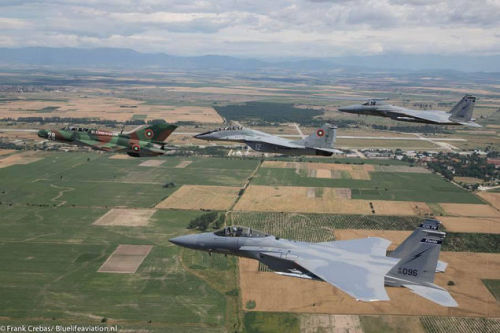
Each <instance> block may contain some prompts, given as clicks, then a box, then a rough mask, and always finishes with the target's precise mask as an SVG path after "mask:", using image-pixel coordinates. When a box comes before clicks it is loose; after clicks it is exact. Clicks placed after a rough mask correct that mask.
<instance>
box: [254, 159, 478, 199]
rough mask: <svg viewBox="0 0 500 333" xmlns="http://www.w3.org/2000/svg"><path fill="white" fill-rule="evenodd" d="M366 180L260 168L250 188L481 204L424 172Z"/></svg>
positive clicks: (375, 175)
mask: <svg viewBox="0 0 500 333" xmlns="http://www.w3.org/2000/svg"><path fill="white" fill-rule="evenodd" d="M369 174H370V177H371V178H370V180H360V179H349V178H347V179H346V178H341V179H325V178H314V177H308V176H307V173H306V172H303V173H300V172H296V171H295V169H292V168H269V167H266V168H264V167H263V168H260V169H259V171H258V172H257V174H256V176H255V177H254V179H253V180H252V182H251V184H252V185H266V186H303V187H343V188H350V189H351V193H352V198H353V199H364V200H393V201H420V202H450V203H474V204H480V203H482V201H481V200H480V199H479V198H477V197H476V196H475V195H473V194H472V193H470V192H467V191H466V190H464V189H461V188H459V187H457V186H455V185H453V184H451V183H449V182H446V181H445V180H444V179H443V178H442V177H440V176H438V175H435V174H427V173H409V172H370V173H369Z"/></svg>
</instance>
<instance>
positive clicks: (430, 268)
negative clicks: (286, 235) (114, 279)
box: [170, 226, 458, 307]
mask: <svg viewBox="0 0 500 333" xmlns="http://www.w3.org/2000/svg"><path fill="white" fill-rule="evenodd" d="M417 231H418V232H419V233H420V232H422V237H419V238H418V239H417V238H411V236H410V238H409V239H408V240H407V241H405V242H404V243H403V244H402V245H401V246H403V247H404V249H402V250H400V251H398V250H397V249H396V251H394V252H397V253H398V254H401V255H400V256H396V257H395V256H390V255H389V256H388V255H387V247H388V246H389V244H390V243H391V242H390V241H389V240H387V239H384V238H378V237H369V238H362V239H353V240H341V241H330V242H322V243H307V242H298V241H291V240H287V239H281V238H278V237H275V236H272V235H269V234H266V233H263V232H260V231H257V230H253V229H251V228H248V227H242V226H230V227H226V228H224V229H222V230H219V231H216V232H207V233H202V234H193V235H186V236H180V237H176V238H173V239H170V242H172V243H174V244H176V245H180V246H184V247H187V248H191V249H195V250H203V251H208V252H209V253H212V252H214V253H224V254H231V255H236V256H240V257H246V258H251V259H256V260H259V261H260V262H262V263H263V264H265V265H267V266H268V267H269V268H270V269H272V270H273V271H275V272H276V273H278V274H281V275H285V276H291V277H298V278H305V279H313V280H321V281H325V282H327V283H330V284H331V285H333V286H335V287H337V288H339V289H341V290H342V291H344V292H346V293H347V294H349V295H350V296H352V297H354V298H355V299H356V300H358V301H368V302H369V301H387V300H389V296H388V295H387V292H386V290H385V287H384V285H385V286H390V287H406V288H408V289H410V290H411V291H412V292H414V293H415V294H417V295H420V296H422V297H424V298H427V299H428V300H430V301H432V302H435V303H437V304H439V305H442V306H447V307H456V306H458V304H457V303H456V302H455V300H454V299H453V297H452V296H451V295H450V294H449V293H448V291H446V290H445V289H443V288H442V287H440V286H438V285H436V284H434V274H435V272H436V269H437V265H438V258H439V252H440V249H441V243H442V241H443V239H444V237H445V235H446V234H445V233H444V232H440V231H438V230H434V229H432V228H430V229H427V228H422V227H421V229H418V230H417ZM410 243H411V244H410ZM403 252H406V253H403Z"/></svg>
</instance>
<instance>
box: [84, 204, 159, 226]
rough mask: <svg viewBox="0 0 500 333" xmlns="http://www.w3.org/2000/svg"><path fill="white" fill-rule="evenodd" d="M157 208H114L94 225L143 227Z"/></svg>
mask: <svg viewBox="0 0 500 333" xmlns="http://www.w3.org/2000/svg"><path fill="white" fill-rule="evenodd" d="M154 213H156V210H155V209H126V208H113V209H110V210H109V211H108V212H107V213H106V214H104V215H103V216H101V217H100V218H99V219H97V220H96V221H95V222H94V223H92V224H93V225H109V226H125V227H142V226H145V225H148V223H149V221H150V219H151V216H153V214H154Z"/></svg>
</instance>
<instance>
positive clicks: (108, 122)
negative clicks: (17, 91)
mask: <svg viewBox="0 0 500 333" xmlns="http://www.w3.org/2000/svg"><path fill="white" fill-rule="evenodd" d="M0 121H9V122H16V121H18V122H24V123H41V124H44V123H64V124H98V125H105V126H107V127H113V128H114V127H119V126H123V125H136V126H139V125H145V124H151V123H154V122H165V120H163V119H153V120H148V121H144V120H142V119H133V120H127V121H125V122H120V121H116V120H109V119H100V118H85V117H83V118H75V117H57V116H54V117H19V118H17V120H16V119H14V118H2V119H0Z"/></svg>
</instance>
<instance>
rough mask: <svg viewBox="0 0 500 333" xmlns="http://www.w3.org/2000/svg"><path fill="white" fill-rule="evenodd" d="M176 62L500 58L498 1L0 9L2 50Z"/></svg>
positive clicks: (70, 1) (70, 3)
mask: <svg viewBox="0 0 500 333" xmlns="http://www.w3.org/2000/svg"><path fill="white" fill-rule="evenodd" d="M22 46H54V47H64V46H68V47H126V48H132V49H135V50H137V51H142V52H164V53H169V54H177V55H201V54H220V55H237V56H249V57H261V56H265V57H288V56H297V57H303V56H306V57H330V56H339V55H373V54H386V53H405V54H453V55H458V54H466V55H480V54H488V55H492V54H500V0H429V1H427V0H372V1H370V0H352V1H350V0H337V1H334V0H332V1H328V0H302V1H293V0H290V1H285V0H266V1H259V0H249V1H238V0H231V1H230V0H217V1H187V0H174V1H168V0H102V1H101V0H84V1H81V0H80V1H76V0H38V1H37V0H0V47H22Z"/></svg>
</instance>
